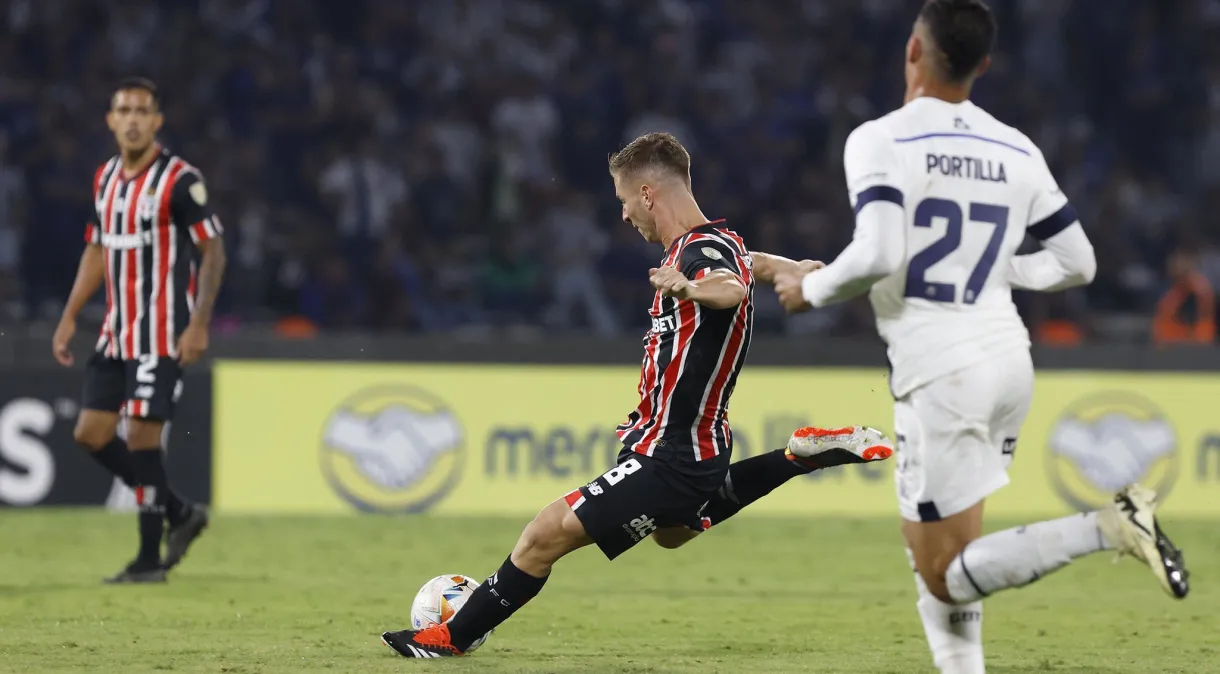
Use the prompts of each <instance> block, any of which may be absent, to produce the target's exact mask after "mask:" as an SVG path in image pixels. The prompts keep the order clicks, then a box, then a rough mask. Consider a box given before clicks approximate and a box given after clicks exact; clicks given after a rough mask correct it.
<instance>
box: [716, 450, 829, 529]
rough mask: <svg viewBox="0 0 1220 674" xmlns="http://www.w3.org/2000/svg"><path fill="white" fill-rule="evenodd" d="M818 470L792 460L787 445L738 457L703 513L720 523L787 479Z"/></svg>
mask: <svg viewBox="0 0 1220 674" xmlns="http://www.w3.org/2000/svg"><path fill="white" fill-rule="evenodd" d="M815 470H817V469H816V468H811V467H810V466H809V465H807V464H804V463H798V462H796V461H792V460H789V459H788V457H787V455H786V450H784V449H777V450H775V451H772V452H767V453H766V454H759V455H758V456H751V457H750V458H748V459H742V460H741V461H737V462H736V463H733V464H731V465H730V466H729V477H728V479H727V480H725V483H724V486H723V487H721V488H720V489H719V490H718V491H717V492H716V495H715V496H713V497H712V499H711V500H710V501H708V503H707V506H706V507H705V508H704V509H703V517H705V518H707V519H709V520H711V524H719V523H721V522H723V521H725V520H727V519H728V518H730V517H732V516H733V515H736V514H737V513H738V511H740V510H741V509H742V508H744V507H746V506H748V505H750V504H751V503H753V502H755V501H757V500H758V499H760V498H762V497H764V496H766V495H767V494H770V493H771V492H772V491H773V490H774V489H775V488H776V487H778V486H780V485H781V484H783V483H785V482H787V481H788V480H791V479H792V478H794V477H796V476H798V475H805V474H806V473H812V472H813V471H815Z"/></svg>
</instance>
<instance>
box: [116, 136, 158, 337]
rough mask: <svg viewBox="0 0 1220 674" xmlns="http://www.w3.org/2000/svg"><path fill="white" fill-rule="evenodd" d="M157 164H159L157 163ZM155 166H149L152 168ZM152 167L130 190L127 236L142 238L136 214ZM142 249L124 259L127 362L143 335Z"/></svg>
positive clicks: (128, 193)
mask: <svg viewBox="0 0 1220 674" xmlns="http://www.w3.org/2000/svg"><path fill="white" fill-rule="evenodd" d="M154 161H155V160H154ZM151 165H152V163H150V164H149V166H151ZM148 175H149V172H148V167H147V166H146V167H144V169H143V170H142V171H141V172H140V174H139V177H138V178H137V179H136V182H134V183H132V184H131V185H130V186H129V187H128V188H127V212H126V213H124V214H123V215H124V216H126V220H127V226H126V228H125V229H124V233H126V234H131V235H139V233H140V225H139V223H138V222H137V221H136V213H137V212H138V211H139V210H140V207H139V203H140V199H141V198H143V196H144V183H145V182H147V181H148ZM139 251H140V249H139V248H129V249H127V251H126V252H124V253H123V255H124V256H125V257H126V263H127V269H126V274H125V276H126V278H125V279H124V285H125V287H124V288H123V293H124V295H126V298H127V302H126V306H125V307H124V309H125V311H124V316H123V317H122V318H123V334H124V335H125V338H124V339H123V352H122V356H121V357H122V358H123V360H130V359H133V358H135V354H136V350H137V349H139V348H140V342H139V337H138V333H139V332H140V314H141V313H142V311H141V309H142V307H140V306H139V301H140V295H139V293H137V292H136V289H137V286H138V285H139V283H140V276H141V274H140V271H139V270H140V264H141V263H142V262H143V260H142V259H141V258H142V256H141V255H140V254H139Z"/></svg>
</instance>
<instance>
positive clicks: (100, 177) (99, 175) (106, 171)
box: [93, 154, 119, 193]
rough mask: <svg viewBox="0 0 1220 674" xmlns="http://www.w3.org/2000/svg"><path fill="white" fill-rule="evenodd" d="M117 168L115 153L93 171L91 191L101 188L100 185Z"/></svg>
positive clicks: (117, 162) (117, 159)
mask: <svg viewBox="0 0 1220 674" xmlns="http://www.w3.org/2000/svg"><path fill="white" fill-rule="evenodd" d="M118 168H119V156H118V155H117V154H116V155H114V156H113V157H111V158H110V159H107V160H106V161H105V162H103V163H102V165H101V166H98V167H97V170H96V171H94V172H93V191H94V192H95V193H96V192H97V191H98V190H100V189H102V185H103V184H104V183H105V182H106V181H107V180H109V177H110V176H112V175H114V172H115V170H117V169H118Z"/></svg>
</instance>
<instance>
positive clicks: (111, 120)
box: [106, 110, 117, 131]
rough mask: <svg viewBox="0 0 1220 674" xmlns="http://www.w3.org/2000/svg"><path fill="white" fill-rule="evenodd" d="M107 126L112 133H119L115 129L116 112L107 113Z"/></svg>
mask: <svg viewBox="0 0 1220 674" xmlns="http://www.w3.org/2000/svg"><path fill="white" fill-rule="evenodd" d="M106 126H107V127H108V128H109V129H110V130H111V131H117V129H115V128H114V110H107V111H106Z"/></svg>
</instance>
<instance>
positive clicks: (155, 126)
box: [153, 110, 165, 133]
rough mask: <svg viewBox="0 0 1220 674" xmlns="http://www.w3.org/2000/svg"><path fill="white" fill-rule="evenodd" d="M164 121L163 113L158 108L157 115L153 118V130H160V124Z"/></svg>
mask: <svg viewBox="0 0 1220 674" xmlns="http://www.w3.org/2000/svg"><path fill="white" fill-rule="evenodd" d="M164 123H165V115H164V114H162V113H161V111H160V110H158V111H157V117H156V118H155V119H153V132H154V133H155V132H157V131H160V130H161V125H162V124H164Z"/></svg>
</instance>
